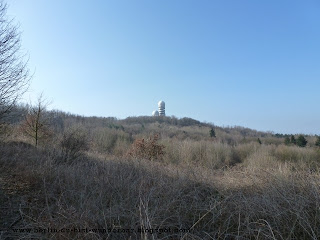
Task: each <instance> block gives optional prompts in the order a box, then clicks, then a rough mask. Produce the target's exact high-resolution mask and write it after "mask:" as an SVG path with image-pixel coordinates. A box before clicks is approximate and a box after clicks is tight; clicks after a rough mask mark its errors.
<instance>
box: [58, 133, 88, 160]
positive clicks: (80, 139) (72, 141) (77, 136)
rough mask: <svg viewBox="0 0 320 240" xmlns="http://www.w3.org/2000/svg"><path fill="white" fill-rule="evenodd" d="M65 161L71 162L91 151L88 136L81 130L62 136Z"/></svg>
mask: <svg viewBox="0 0 320 240" xmlns="http://www.w3.org/2000/svg"><path fill="white" fill-rule="evenodd" d="M60 147H61V149H62V155H63V159H64V160H67V161H70V160H74V159H76V158H77V157H79V156H80V155H81V154H82V153H83V152H84V151H87V150H88V149H89V142H88V140H87V137H86V134H85V133H83V132H82V131H81V130H72V131H69V132H66V133H64V134H63V136H62V140H61V142H60Z"/></svg>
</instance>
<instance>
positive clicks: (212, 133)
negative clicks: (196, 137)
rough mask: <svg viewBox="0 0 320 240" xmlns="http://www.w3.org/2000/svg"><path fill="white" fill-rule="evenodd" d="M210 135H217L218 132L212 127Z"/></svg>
mask: <svg viewBox="0 0 320 240" xmlns="http://www.w3.org/2000/svg"><path fill="white" fill-rule="evenodd" d="M210 137H212V138H213V137H216V132H215V131H214V129H213V128H211V130H210Z"/></svg>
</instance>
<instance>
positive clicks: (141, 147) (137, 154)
mask: <svg viewBox="0 0 320 240" xmlns="http://www.w3.org/2000/svg"><path fill="white" fill-rule="evenodd" d="M158 140H159V136H158V135H154V136H152V137H149V138H147V139H144V138H141V139H136V140H135V141H134V143H133V144H132V146H131V149H130V150H129V152H128V155H129V156H130V157H133V158H142V159H149V160H158V159H162V158H163V155H164V153H165V152H164V148H165V146H164V145H162V144H159V143H158Z"/></svg>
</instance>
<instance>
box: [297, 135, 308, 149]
mask: <svg viewBox="0 0 320 240" xmlns="http://www.w3.org/2000/svg"><path fill="white" fill-rule="evenodd" d="M307 142H308V141H307V140H306V139H305V137H304V136H303V135H299V137H298V139H297V145H298V146H299V147H305V146H306V145H307Z"/></svg>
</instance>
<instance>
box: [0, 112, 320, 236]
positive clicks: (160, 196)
mask: <svg viewBox="0 0 320 240" xmlns="http://www.w3.org/2000/svg"><path fill="white" fill-rule="evenodd" d="M46 114H47V116H49V119H50V127H51V129H54V139H53V140H51V141H50V144H43V145H40V146H39V147H38V148H35V147H33V146H32V145H30V144H28V143H27V142H28V141H31V139H28V138H24V137H22V136H20V133H19V131H16V129H18V126H19V121H18V122H16V123H12V124H9V126H10V128H11V130H10V137H5V138H3V140H2V143H1V144H0V172H5V173H6V174H9V175H10V176H13V179H15V178H17V177H18V176H19V179H17V181H16V182H21V185H25V186H28V187H27V188H28V191H27V192H24V193H21V195H22V198H21V199H20V202H21V206H24V208H21V209H20V210H19V215H20V218H21V220H19V222H18V223H17V225H16V226H19V228H21V227H22V228H32V229H39V228H41V229H45V228H48V227H49V228H52V229H63V228H67V229H73V228H81V229H83V228H86V229H90V230H91V231H88V232H76V231H73V232H68V233H66V232H46V233H35V232H33V233H30V234H28V235H27V236H28V237H30V238H31V237H34V238H46V239H66V238H70V239H318V238H320V230H319V227H318V226H319V225H320V212H319V209H318V206H319V205H320V188H319V184H318V182H319V180H320V171H319V166H320V164H319V162H320V151H319V148H318V147H316V146H315V142H316V140H317V139H316V137H314V136H305V137H306V138H307V139H308V145H307V147H305V148H301V147H298V146H295V145H288V146H287V145H285V144H284V138H285V136H282V137H279V136H275V135H273V134H272V133H260V132H257V131H251V130H250V129H244V128H239V127H235V128H220V127H214V129H215V134H216V137H215V138H214V139H213V138H212V137H211V136H210V130H211V129H212V127H213V126H212V125H208V124H203V125H202V124H201V123H200V124H199V123H196V125H192V124H190V125H186V122H185V120H184V124H183V125H179V124H178V123H179V119H174V120H170V118H161V120H160V121H158V120H157V119H156V118H153V121H151V120H150V119H149V118H147V117H146V118H147V120H148V121H143V120H144V118H136V119H135V121H134V119H133V118H131V119H130V121H129V122H126V120H117V119H114V118H84V117H79V116H73V115H69V114H65V113H60V112H46ZM170 121H173V123H171V122H170ZM175 122H176V124H175ZM191 122H192V121H191ZM6 136H8V135H6ZM257 138H260V139H261V144H259V143H258V141H257ZM18 140H20V142H18ZM21 140H22V141H23V142H21ZM128 153H129V155H130V158H129V157H128V156H127V154H128ZM150 160H152V161H150ZM12 221H13V220H12ZM141 228H142V229H153V230H154V231H155V229H160V230H161V229H162V230H163V231H164V230H165V229H170V231H171V232H170V233H168V232H167V233H163V232H154V233H152V234H151V233H150V232H148V231H147V232H139V231H138V229H141ZM97 229H100V232H99V230H97ZM103 229H106V232H103V231H104V230H103ZM126 229H134V231H132V232H128V231H126ZM108 230H110V232H108ZM12 231H13V230H12V229H7V230H6V231H5V232H4V233H3V234H4V236H10V234H17V233H13V232H12ZM21 236H24V235H23V234H22V235H21Z"/></svg>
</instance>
